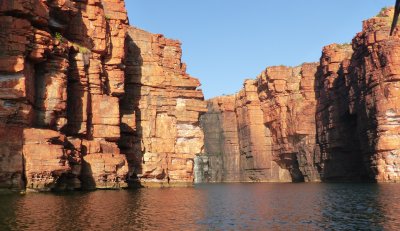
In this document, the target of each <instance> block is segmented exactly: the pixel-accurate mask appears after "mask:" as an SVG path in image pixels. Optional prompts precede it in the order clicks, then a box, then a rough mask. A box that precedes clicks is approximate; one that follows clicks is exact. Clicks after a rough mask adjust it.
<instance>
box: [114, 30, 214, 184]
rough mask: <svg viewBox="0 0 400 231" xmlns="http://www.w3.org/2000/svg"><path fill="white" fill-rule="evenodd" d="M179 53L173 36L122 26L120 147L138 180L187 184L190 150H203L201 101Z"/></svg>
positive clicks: (203, 105) (192, 152)
mask: <svg viewBox="0 0 400 231" xmlns="http://www.w3.org/2000/svg"><path fill="white" fill-rule="evenodd" d="M181 56H182V50H181V47H180V43H179V41H176V40H171V39H167V38H165V37H164V36H162V35H160V34H151V33H149V32H146V31H143V30H140V29H137V28H130V29H129V31H128V36H127V59H126V70H125V89H126V94H125V96H124V97H123V98H122V100H121V102H120V107H121V113H122V116H121V119H122V124H121V131H122V134H121V141H120V147H121V148H122V150H123V151H124V153H126V154H127V157H128V159H129V161H130V164H131V167H132V170H133V174H134V175H135V176H137V177H138V178H139V179H140V182H141V183H142V184H146V185H149V184H154V183H156V184H160V183H161V184H167V183H169V184H179V183H189V184H191V183H192V182H193V178H194V175H193V166H194V158H195V155H196V154H200V153H202V152H203V146H204V143H203V142H204V141H203V140H204V135H203V131H202V130H201V128H200V126H199V117H200V114H201V113H203V112H206V111H207V109H206V103H205V102H204V96H203V93H202V91H201V90H197V88H198V87H199V86H200V82H199V81H198V80H197V79H195V78H192V77H190V76H189V75H188V74H186V65H185V64H184V63H182V62H181Z"/></svg>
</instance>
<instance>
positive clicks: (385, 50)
mask: <svg viewBox="0 0 400 231" xmlns="http://www.w3.org/2000/svg"><path fill="white" fill-rule="evenodd" d="M392 18H393V9H384V10H383V11H382V12H380V13H379V15H377V17H374V18H372V19H369V20H366V21H364V23H363V31H362V32H360V33H358V34H357V35H356V36H355V38H354V39H353V42H352V44H342V45H339V44H332V45H329V46H326V47H324V49H323V52H322V57H321V60H320V63H318V64H314V63H307V64H303V65H301V66H299V67H294V68H290V67H284V66H277V67H269V68H267V69H266V70H265V71H264V72H262V73H261V75H259V76H258V77H257V78H256V79H255V80H246V81H245V83H244V89H243V90H242V91H240V92H239V93H237V94H236V95H232V96H222V97H217V98H214V99H211V100H208V112H207V113H206V114H205V115H203V116H202V117H201V123H202V127H203V129H204V132H205V152H206V155H205V156H202V157H199V159H198V160H197V162H198V163H200V164H201V166H199V169H198V181H206V182H207V181H211V182H219V181H224V182H229V181H253V182H254V181H255V182H257V181H274V182H286V181H295V182H296V181H307V182H311V181H378V182H397V181H399V180H400V168H399V164H400V162H399V161H400V153H399V152H400V120H399V118H400V104H399V102H400V98H399V97H400V94H399V86H398V85H399V80H400V78H399V76H400V72H399V71H400V68H399V67H400V59H399V58H398V57H400V39H399V34H398V33H395V36H393V37H389V30H390V22H391V20H392Z"/></svg>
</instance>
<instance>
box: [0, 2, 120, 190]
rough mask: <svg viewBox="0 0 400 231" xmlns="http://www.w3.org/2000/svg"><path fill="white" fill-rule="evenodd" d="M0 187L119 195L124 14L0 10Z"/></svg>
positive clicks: (113, 8) (82, 6) (94, 9)
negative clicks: (115, 190) (89, 190)
mask: <svg viewBox="0 0 400 231" xmlns="http://www.w3.org/2000/svg"><path fill="white" fill-rule="evenodd" d="M0 24H1V28H2V30H1V31H0V73H1V74H0V85H1V86H0V143H1V144H0V146H1V152H0V156H1V161H0V162H1V164H0V165H1V168H0V176H1V177H0V185H1V187H2V188H14V189H23V188H25V187H26V188H27V189H29V190H37V191H47V190H52V189H60V190H66V189H70V190H73V189H79V188H120V187H126V183H124V181H125V179H126V177H127V173H128V165H127V160H126V158H125V155H122V154H120V151H119V148H118V146H117V143H116V141H117V140H118V139H119V137H120V110H119V98H118V97H120V96H121V95H122V94H123V93H124V70H123V68H122V65H121V64H122V61H123V58H124V56H125V52H124V43H125V32H126V28H127V24H128V20H127V16H126V11H125V6H124V2H123V1H119V0H112V1H111V0H102V1H100V0H91V1H69V0H66V1H42V0H15V1H1V2H0Z"/></svg>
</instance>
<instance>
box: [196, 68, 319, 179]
mask: <svg viewBox="0 0 400 231" xmlns="http://www.w3.org/2000/svg"><path fill="white" fill-rule="evenodd" d="M316 70H317V64H315V63H308V64H303V65H302V66H300V67H296V68H288V67H284V66H276V67H270V68H267V69H266V70H265V71H264V72H263V73H261V75H259V76H258V77H257V79H256V80H246V81H245V83H244V89H243V90H242V91H240V92H239V93H237V94H236V95H233V96H222V97H217V98H215V99H211V100H209V101H208V108H209V111H208V112H207V113H206V114H205V115H203V116H202V119H201V121H202V126H203V128H204V131H205V137H206V139H205V152H206V153H207V157H208V162H209V164H208V165H209V166H207V167H208V168H209V169H208V171H206V172H207V173H206V174H208V175H209V179H208V180H210V181H236V180H240V181H255V182H260V181H263V182H265V181H267V182H291V181H292V180H293V181H303V180H306V181H318V180H319V176H318V174H317V171H316V169H315V166H314V163H313V161H312V160H313V157H314V154H315V152H316V151H317V149H316V142H315V137H316V132H315V119H314V115H315V105H316V99H315V91H314V75H315V73H316ZM218 125H220V126H218ZM207 157H203V159H204V158H207ZM216 165H217V166H221V167H219V168H217V169H216ZM216 172H218V174H219V175H221V176H222V177H221V176H218V175H216ZM204 180H207V178H205V179H204Z"/></svg>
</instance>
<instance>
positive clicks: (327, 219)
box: [0, 183, 400, 231]
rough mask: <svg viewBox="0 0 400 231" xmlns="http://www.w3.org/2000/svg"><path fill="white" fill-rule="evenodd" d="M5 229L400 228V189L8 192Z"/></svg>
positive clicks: (1, 221)
mask: <svg viewBox="0 0 400 231" xmlns="http://www.w3.org/2000/svg"><path fill="white" fill-rule="evenodd" d="M0 230H68V231H72V230H400V184H268V183H257V184H239V183H238V184H205V185H196V186H195V187H193V188H162V189H155V188H149V189H138V190H123V191H94V192H70V193H62V194H54V193H29V194H26V195H18V194H8V195H7V194H6V195H0Z"/></svg>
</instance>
